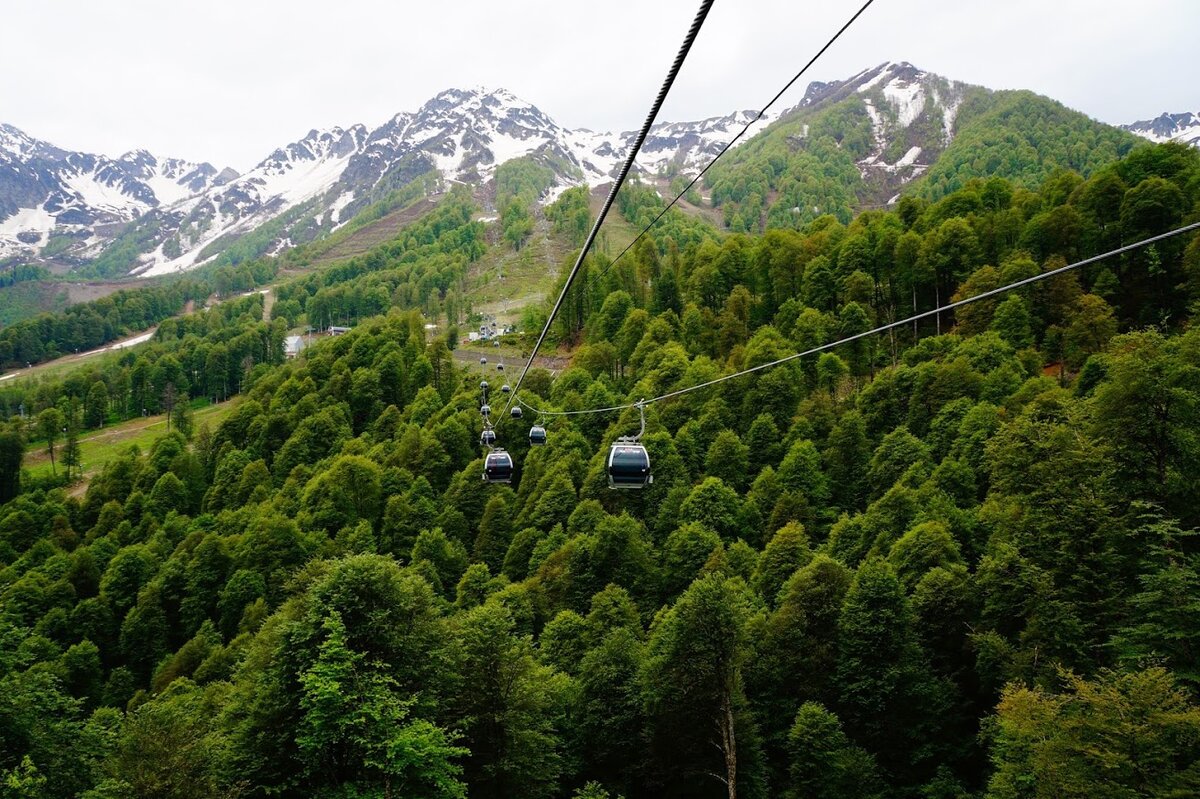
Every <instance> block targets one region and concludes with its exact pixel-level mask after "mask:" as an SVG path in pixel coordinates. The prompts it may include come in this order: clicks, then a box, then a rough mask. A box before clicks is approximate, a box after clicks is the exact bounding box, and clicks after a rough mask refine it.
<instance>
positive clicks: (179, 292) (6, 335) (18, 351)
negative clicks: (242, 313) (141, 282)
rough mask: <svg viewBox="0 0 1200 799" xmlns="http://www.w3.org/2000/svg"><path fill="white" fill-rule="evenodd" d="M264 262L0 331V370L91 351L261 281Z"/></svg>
mask: <svg viewBox="0 0 1200 799" xmlns="http://www.w3.org/2000/svg"><path fill="white" fill-rule="evenodd" d="M275 268H276V267H275V265H274V264H272V263H270V262H267V261H256V262H254V263H247V264H242V265H241V266H237V267H231V266H223V267H206V268H204V269H202V270H199V271H198V272H197V273H194V274H191V275H188V276H187V277H180V278H174V279H168V280H165V281H162V282H160V283H159V284H158V285H152V286H142V287H138V288H133V287H131V288H128V289H122V290H121V291H118V292H115V293H114V294H111V295H109V296H107V297H101V298H100V299H98V300H93V301H91V302H84V303H79V304H77V305H72V306H71V307H70V308H67V309H66V310H65V311H62V312H61V313H53V314H50V313H46V314H40V315H38V316H36V317H34V318H32V319H22V320H20V321H17V322H14V323H13V324H11V325H8V326H7V327H4V328H3V329H0V368H4V367H11V366H25V365H27V364H35V363H41V362H43V361H48V360H52V359H54V358H58V357H59V356H62V355H66V354H68V353H72V352H80V351H84V350H90V349H94V348H96V347H99V346H102V345H104V344H108V343H109V342H111V341H115V340H116V339H118V338H120V337H121V336H124V335H127V334H129V333H136V332H140V331H142V330H145V329H146V328H148V327H150V326H152V325H155V324H158V323H159V322H162V321H163V320H164V319H168V318H170V317H172V316H175V315H176V314H178V313H180V312H181V311H183V309H184V307H185V306H186V305H187V303H188V301H194V302H201V303H203V302H204V301H206V300H207V299H208V298H209V297H210V296H212V295H214V294H215V295H217V296H218V297H223V296H226V295H228V294H230V293H231V292H237V291H245V290H247V289H250V288H253V287H255V286H259V285H262V284H264V283H266V282H267V281H268V280H270V279H271V278H272V277H273V276H274V275H275Z"/></svg>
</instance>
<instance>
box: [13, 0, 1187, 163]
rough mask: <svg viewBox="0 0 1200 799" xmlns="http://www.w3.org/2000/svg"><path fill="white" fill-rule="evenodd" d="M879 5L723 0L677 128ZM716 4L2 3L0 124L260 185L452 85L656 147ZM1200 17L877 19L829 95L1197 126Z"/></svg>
mask: <svg viewBox="0 0 1200 799" xmlns="http://www.w3.org/2000/svg"><path fill="white" fill-rule="evenodd" d="M861 2H862V0H853V1H852V2H846V0H821V2H813V1H812V0H717V1H716V3H715V5H714V6H713V10H712V12H711V13H710V14H709V17H708V21H707V22H706V23H705V26H704V28H703V30H702V31H701V33H700V37H699V39H698V40H697V42H696V46H695V47H694V48H693V50H692V54H691V56H690V57H689V59H688V61H687V63H686V64H685V66H684V69H683V72H682V73H681V75H680V78H679V80H678V82H677V83H676V86H675V89H674V91H673V92H672V94H671V97H670V98H669V100H668V103H667V105H666V107H665V108H664V110H663V113H662V115H661V116H660V120H681V119H698V118H702V117H707V116H715V115H719V114H725V113H728V112H729V111H731V110H733V109H735V108H755V109H757V108H758V107H760V106H761V105H762V104H763V103H765V102H766V101H767V100H768V99H770V97H771V96H773V95H774V93H775V92H776V91H777V90H778V88H779V87H780V86H782V85H783V84H784V83H785V82H786V80H787V79H788V78H790V77H791V76H792V75H793V74H794V73H795V72H796V71H797V70H798V69H799V68H800V66H802V65H803V64H804V62H806V61H807V60H808V59H809V58H810V57H811V56H812V54H813V53H815V52H816V50H817V49H818V48H819V47H820V46H821V45H822V44H823V43H824V42H825V41H826V40H827V39H828V38H829V36H831V35H832V33H833V32H834V31H835V30H837V28H838V27H840V26H841V25H842V23H843V22H844V21H845V20H846V19H847V18H849V16H850V15H851V14H852V13H853V12H854V10H855V9H857V8H858V6H859V5H860V4H861ZM697 5H698V0H606V1H605V2H580V1H579V0H573V1H572V0H441V1H440V2H436V1H435V2H429V1H428V0H427V1H425V2H418V3H414V2H407V1H406V2H374V3H372V2H362V1H361V0H334V1H329V0H326V2H313V1H312V0H288V1H287V2H282V1H279V0H272V1H271V2H268V1H267V0H190V1H184V0H106V1H98V0H5V1H4V2H3V4H0V24H2V25H3V30H4V36H3V44H2V45H0V122H8V123H10V124H13V125H16V126H17V127H19V128H21V129H23V130H25V132H26V133H28V134H30V135H32V136H35V137H37V138H41V139H45V140H48V141H50V142H53V143H55V144H57V145H59V146H62V147H67V148H70V149H78V150H85V151H89V152H100V153H105V154H108V155H119V154H120V153H122V152H125V151H127V150H130V149H134V148H138V147H144V148H146V149H149V150H151V151H152V152H155V153H156V154H160V155H175V156H180V157H184V158H190V159H195V160H208V161H211V162H213V163H214V164H216V165H218V166H227V165H228V166H233V167H234V168H236V169H238V170H242V171H244V170H246V169H248V168H250V167H251V166H253V165H254V164H255V163H257V162H258V161H259V160H260V159H261V158H263V157H264V156H266V155H267V154H268V153H269V152H270V151H271V150H273V149H274V148H276V147H278V146H281V145H284V144H286V143H288V142H291V141H294V140H296V139H298V138H300V137H302V136H303V135H304V134H305V133H307V132H308V131H309V130H310V129H312V128H314V127H329V126H333V125H342V126H348V125H351V124H354V123H356V122H362V123H364V124H366V125H368V126H374V125H378V124H379V123H381V122H383V121H384V120H385V119H387V118H388V117H390V116H391V115H393V114H395V113H397V112H399V111H406V110H415V109H416V108H418V107H419V106H420V105H421V104H422V103H423V102H424V101H425V100H427V99H428V98H429V97H431V96H433V95H434V94H436V93H437V92H438V91H440V90H442V89H444V88H448V87H451V86H478V85H483V86H487V87H491V88H494V87H504V88H507V89H509V90H510V91H512V92H514V93H515V94H517V95H519V96H521V97H522V98H524V99H525V100H528V101H529V102H531V103H533V104H534V105H536V106H538V107H539V108H541V109H542V110H543V111H544V112H546V113H547V114H549V115H550V116H551V117H553V118H554V119H556V120H557V121H558V122H559V123H560V124H562V125H565V126H566V127H569V128H574V127H588V128H592V129H594V130H630V129H635V128H637V127H638V126H639V125H640V124H641V122H642V120H643V118H644V116H645V113H646V109H647V108H648V107H649V105H650V103H651V101H652V100H653V98H654V95H655V94H656V92H657V90H658V87H659V85H660V84H661V82H662V78H663V75H664V74H665V73H666V70H667V67H668V66H669V65H670V62H671V60H672V59H673V58H674V55H675V52H676V50H677V49H678V47H679V43H680V42H681V41H682V38H683V34H684V32H685V31H686V29H687V27H688V25H689V23H690V21H691V19H692V16H693V15H694V14H695V9H696V7H697ZM1197 34H1200V0H1138V2H1136V3H1129V2H1115V0H876V1H875V4H874V5H873V6H872V7H871V8H870V9H868V10H867V12H866V13H865V14H864V15H863V16H862V17H861V18H860V19H859V21H858V22H857V23H855V25H854V26H853V27H851V28H850V30H849V31H847V33H846V34H845V35H844V36H843V37H842V38H841V40H840V41H839V42H838V43H837V44H835V45H834V46H833V47H832V48H831V49H830V50H829V51H828V52H827V53H826V54H825V56H824V57H823V58H822V59H821V60H819V61H818V62H817V63H816V64H815V65H814V66H813V68H812V69H811V70H810V71H809V73H808V74H807V75H806V76H805V78H804V79H802V80H801V81H800V83H799V85H798V87H797V88H796V89H793V91H792V93H791V95H790V96H789V97H787V98H785V100H784V101H782V102H781V106H780V107H786V106H787V105H791V104H794V103H795V102H796V101H797V100H798V99H799V97H801V96H802V95H803V91H804V86H806V85H807V83H808V81H810V80H824V81H829V80H838V79H842V78H846V77H849V76H850V75H853V74H854V73H856V72H858V71H860V70H862V69H864V68H866V67H869V66H874V65H876V64H879V63H881V62H883V61H888V60H893V61H910V62H912V63H913V64H916V65H917V66H918V67H921V68H922V69H927V70H930V71H933V72H937V73H939V74H941V75H944V76H946V77H949V78H954V79H957V80H963V81H968V82H971V83H978V84H982V85H984V86H988V87H991V88H996V89H1001V88H1003V89H1008V88H1025V89H1032V90H1034V91H1037V92H1039V93H1042V94H1046V95H1049V96H1050V97H1053V98H1055V99H1057V100H1060V101H1062V102H1064V103H1066V104H1067V105H1068V106H1071V107H1073V108H1076V109H1079V110H1080V111H1083V112H1085V113H1087V114H1089V115H1091V116H1093V117H1095V118H1097V119H1100V120H1103V121H1105V122H1111V123H1122V122H1131V121H1134V120H1137V119H1145V118H1149V117H1153V116H1157V115H1158V114H1159V113H1161V112H1163V111H1200V83H1198V82H1197V80H1196V75H1197V72H1198V71H1200V58H1198V57H1197V56H1198V48H1197V44H1196V43H1197Z"/></svg>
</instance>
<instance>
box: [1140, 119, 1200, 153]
mask: <svg viewBox="0 0 1200 799" xmlns="http://www.w3.org/2000/svg"><path fill="white" fill-rule="evenodd" d="M1121 127H1122V128H1123V129H1125V130H1127V131H1129V132H1131V133H1136V134H1137V135H1138V136H1141V137H1143V138H1146V139H1149V140H1150V141H1152V142H1158V143H1160V144H1161V143H1163V142H1169V141H1175V142H1179V143H1181V144H1188V145H1191V146H1192V147H1200V111H1195V112H1193V111H1185V112H1184V113H1182V114H1166V113H1165V114H1160V115H1159V116H1157V117H1155V118H1154V119H1145V120H1142V121H1140V122H1134V123H1133V124H1131V125H1121Z"/></svg>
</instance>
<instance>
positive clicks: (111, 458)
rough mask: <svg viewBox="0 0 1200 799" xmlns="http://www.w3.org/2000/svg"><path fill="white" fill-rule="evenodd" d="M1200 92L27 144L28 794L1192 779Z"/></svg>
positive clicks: (966, 97) (854, 92)
mask: <svg viewBox="0 0 1200 799" xmlns="http://www.w3.org/2000/svg"><path fill="white" fill-rule="evenodd" d="M711 4H712V3H711V0H710V1H709V2H707V3H704V4H701V5H702V7H701V13H700V15H698V16H697V21H696V23H695V24H694V27H693V30H692V31H691V32H690V34H689V35H690V36H695V34H696V31H698V30H699V29H700V25H701V23H702V22H703V21H704V14H705V13H706V12H707V7H708V6H709V5H711ZM867 5H868V6H869V5H870V3H869V2H868V3H867ZM864 8H865V7H864ZM0 13H3V12H0ZM839 13H840V12H839ZM860 13H862V11H860ZM710 24H711V23H710ZM843 30H845V28H844V29H843ZM678 33H679V31H674V30H672V31H668V32H665V33H664V39H663V42H664V44H663V49H664V53H665V50H666V48H667V47H668V46H673V44H674V42H675V41H676V40H677V36H678ZM839 35H840V34H839ZM836 40H837V36H834V39H833V40H832V41H836ZM688 46H690V40H685V46H684V48H683V49H682V50H681V52H680V58H679V60H678V61H677V62H676V65H675V68H676V69H677V68H678V67H679V65H680V63H681V62H682V61H683V58H684V56H685V55H687V52H688V49H687V48H688ZM660 55H663V54H660ZM692 57H693V58H695V56H694V55H693V56H692ZM795 57H796V59H798V63H796V64H795V65H794V66H793V67H792V69H793V70H795V69H798V68H799V67H800V66H801V65H802V64H803V59H801V58H800V54H797V55H796V56H795ZM804 57H805V58H807V54H804ZM483 68H484V67H483V66H482V65H480V69H483ZM806 69H807V67H806ZM801 74H804V73H803V71H802V72H801ZM673 77H674V75H673V73H672V74H671V75H669V76H668V80H667V82H666V83H665V84H664V89H663V95H665V94H666V91H667V89H669V88H670V85H671V81H672V80H673ZM801 85H802V86H803V85H804V84H801ZM1181 91H1182V90H1181ZM756 92H757V93H759V94H761V93H763V90H762V89H761V88H759V89H757V90H756ZM747 93H749V92H747ZM646 99H647V100H648V99H650V98H649V97H647V98H646ZM759 99H761V98H758V97H750V98H747V102H749V101H751V100H753V101H758V100H759ZM1180 99H1181V101H1186V100H1187V98H1186V97H1181V98H1180ZM1193 99H1194V98H1193ZM661 102H662V96H661V95H660V98H659V104H661ZM772 102H774V101H772ZM1178 110H1179V109H1171V111H1172V113H1168V114H1163V116H1162V117H1160V118H1158V119H1155V120H1151V121H1148V122H1137V123H1131V124H1130V125H1127V126H1123V128H1121V127H1114V126H1110V125H1107V124H1104V123H1102V122H1099V121H1097V120H1095V119H1093V118H1091V117H1089V116H1087V115H1086V114H1085V113H1081V112H1079V111H1075V110H1072V109H1070V108H1068V107H1066V106H1064V105H1062V104H1061V103H1059V102H1056V101H1054V100H1052V99H1049V98H1047V97H1044V96H1042V95H1040V94H1036V93H1034V92H1033V91H1001V90H996V91H993V90H990V89H987V88H984V87H981V86H975V85H970V84H967V83H962V82H959V81H955V80H951V79H948V78H944V77H941V76H939V75H936V74H933V73H931V72H928V71H924V70H921V69H918V68H917V67H915V66H913V65H911V64H908V63H906V62H887V63H884V64H882V65H879V66H876V67H872V68H869V69H866V70H863V71H861V72H859V73H858V74H856V75H854V76H852V77H850V78H848V79H846V80H840V81H834V82H824V83H823V82H812V83H810V84H808V85H807V89H806V90H804V94H803V98H802V99H798V100H793V101H792V102H791V103H790V105H789V107H787V108H783V107H780V108H773V107H770V106H768V108H767V109H764V113H759V112H758V111H757V109H756V110H752V111H737V112H734V113H732V114H729V115H728V116H719V117H711V118H708V119H704V120H701V121H699V122H663V121H661V120H656V119H655V114H656V113H657V111H658V106H657V105H656V106H655V107H654V109H653V110H652V111H651V114H650V117H649V119H647V122H646V125H645V127H644V128H643V129H642V131H641V133H640V134H637V132H636V131H634V132H624V133H619V134H612V133H594V132H592V131H590V130H585V129H576V130H570V129H567V128H565V127H563V126H561V125H559V124H558V123H557V122H555V121H554V120H553V119H551V118H550V117H549V116H548V115H546V114H544V113H543V112H541V111H540V110H538V109H537V108H536V107H534V106H533V105H531V104H529V103H527V102H525V101H524V100H520V99H519V98H517V97H516V96H515V95H513V94H511V93H509V92H507V91H504V90H494V91H493V90H483V89H478V90H457V89H452V90H447V91H444V92H442V93H440V94H438V95H436V96H435V97H434V98H433V99H431V100H429V101H428V102H427V103H426V104H425V105H423V106H422V107H421V108H420V109H419V110H418V111H416V112H403V113H401V114H399V115H397V116H395V117H393V118H392V119H390V120H389V121H388V122H386V123H384V124H383V125H381V126H376V127H368V126H365V125H355V126H351V127H346V128H333V129H322V130H314V131H313V132H312V133H310V134H309V135H308V136H307V137H305V138H304V139H302V140H300V141H298V142H295V143H293V144H290V145H287V146H286V147H282V148H279V149H277V150H275V151H274V153H273V154H272V155H271V156H269V157H268V158H267V159H265V160H264V161H263V162H262V163H260V164H259V165H258V166H256V167H255V168H254V169H252V170H250V171H249V172H247V173H245V174H239V173H238V172H236V171H235V170H233V169H225V168H222V167H217V166H212V165H211V164H209V163H207V162H204V163H200V162H192V161H186V160H183V159H167V158H162V157H158V156H154V155H151V154H150V153H149V152H147V151H144V150H139V151H136V152H133V153H129V154H126V155H125V156H121V157H120V158H108V157H106V156H98V155H89V154H86V153H81V152H73V151H67V150H64V149H61V148H58V147H56V146H54V145H51V144H48V143H46V142H44V141H41V140H38V139H34V138H33V137H32V136H30V135H27V134H25V133H22V131H20V130H18V129H17V128H15V127H12V126H10V125H0V321H2V322H3V326H2V327H0V369H3V370H4V372H3V373H0V799H71V798H74V797H79V798H80V799H268V798H269V797H272V798H277V799H301V798H302V797H304V798H307V797H314V798H315V799H463V798H465V797H472V799H475V798H479V799H505V798H510V797H511V798H515V797H522V798H527V799H559V798H560V797H561V798H562V799H618V797H622V798H623V799H650V797H664V798H665V799H683V798H684V797H702V798H708V797H711V799H719V798H721V797H725V798H727V799H738V797H741V799H768V797H780V798H781V799H890V798H891V797H898V798H900V799H1068V798H1070V799H1083V798H1084V797H1110V798H1112V799H1141V798H1142V797H1145V798H1146V799H1151V798H1153V799H1168V798H1172V799H1181V798H1182V797H1189V796H1198V795H1200V329H1198V328H1195V327H1194V326H1193V325H1192V321H1193V316H1196V315H1200V138H1197V137H1196V130H1197V129H1198V128H1200V123H1198V122H1197V121H1196V120H1197V117H1196V115H1195V114H1191V113H1174V112H1177V111H1178ZM211 124H213V125H214V126H215V125H219V124H221V120H220V119H213V120H211ZM752 125H756V126H755V127H751V126H752ZM739 131H742V132H747V131H749V132H747V133H746V136H745V138H742V137H741V133H739ZM735 137H737V138H735ZM731 140H732V141H734V142H735V145H729V144H728V143H729V142H730V141H731ZM639 153H640V155H639ZM635 164H636V165H635ZM709 166H711V170H710V169H709V168H708V167H709ZM626 171H627V172H628V173H629V176H628V177H627V178H626V179H624V180H622V178H623V177H625V172H626Z"/></svg>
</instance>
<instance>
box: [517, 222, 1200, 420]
mask: <svg viewBox="0 0 1200 799" xmlns="http://www.w3.org/2000/svg"><path fill="white" fill-rule="evenodd" d="M1198 229H1200V222H1193V223H1192V224H1190V225H1184V226H1183V227H1179V228H1176V229H1174V230H1169V231H1167V232H1166V233H1160V234H1159V235H1157V236H1151V237H1150V238H1147V239H1142V240H1141V241H1136V242H1134V243H1133V244H1126V245H1124V246H1123V247H1118V248H1117V249H1115V250H1109V251H1108V252H1104V253H1100V254H1099V255H1093V256H1092V257H1090V258H1085V259H1084V260H1082V261H1076V262H1075V263H1073V264H1067V265H1066V266H1060V267H1059V268H1057V269H1052V270H1050V271H1049V272H1042V273H1041V274H1038V275H1034V276H1032V277H1027V278H1024V279H1022V280H1017V281H1014V282H1012V283H1009V284H1007V285H1004V286H1000V287H999V288H994V289H989V290H988V291H985V292H983V293H981V294H976V295H974V296H972V297H967V298H965V299H961V300H956V301H954V302H950V303H946V304H945V305H940V306H938V307H937V308H933V309H931V310H928V311H922V312H921V313H918V314H913V315H912V316H909V317H908V318H906V319H900V320H897V321H895V322H888V323H887V324H884V325H880V326H879V327H874V328H871V329H870V330H866V331H863V332H862V333H855V334H854V335H852V336H846V337H845V338H840V339H838V340H837V341H834V342H831V343H829V344H822V345H820V346H818V347H813V348H811V349H807V350H804V351H803V352H797V353H793V354H792V355H786V356H784V357H782V358H778V359H776V360H774V361H768V362H767V363H762V364H759V365H758V366H752V367H750V368H749V369H743V370H741V371H740V372H733V373H732V374H727V375H723V376H721V377H717V378H713V379H712V380H706V381H704V382H703V383H697V384H696V385H694V386H688V387H686V388H680V389H676V390H675V391H668V392H667V393H666V394H662V395H660V396H657V397H653V398H651V399H643V400H638V401H637V402H627V403H625V404H623V405H613V406H611V407H608V408H587V409H583V410H577V411H546V410H542V409H540V408H535V407H533V406H532V405H528V404H526V403H524V402H522V403H521V404H522V405H524V406H525V407H526V408H528V409H529V410H530V411H532V412H533V413H537V414H541V415H543V416H582V415H586V414H593V413H614V412H616V411H623V410H627V409H629V408H636V407H638V406H639V405H650V404H652V403H655V402H661V401H663V400H666V399H671V398H672V397H678V396H680V395H682V394H688V393H691V392H693V391H699V390H700V389H702V388H708V387H709V386H714V385H716V384H717V383H724V382H725V381H727V380H733V379H734V378H736V377H742V376H743V375H748V374H751V373H753V372H761V371H763V370H766V369H770V368H772V367H774V366H779V365H780V364H784V363H787V362H789V361H794V360H796V359H797V358H804V357H806V356H809V355H815V354H817V353H819V352H825V351H826V350H831V349H833V348H834V347H839V346H841V345H842V344H849V343H850V342H852V341H857V340H859V339H861V338H866V337H867V336H873V335H875V334H877V333H883V332H886V331H888V330H893V329H895V328H898V327H903V326H905V325H909V324H912V323H913V322H916V321H919V320H921V319H926V318H928V317H930V316H933V315H935V314H939V313H942V312H943V311H949V310H952V309H954V308H959V307H962V306H963V305H968V304H970V303H972V302H979V301H980V300H986V299H989V298H991V297H996V296H999V295H1001V294H1006V293H1008V292H1010V291H1013V290H1014V289H1019V288H1021V287H1022V286H1028V285H1030V284H1032V283H1037V282H1039V281H1042V280H1048V279H1049V278H1052V277H1057V276H1058V275H1061V274H1063V273H1065V272H1069V271H1072V270H1074V269H1079V268H1080V267H1083V266H1088V265H1090V264H1094V263H1096V262H1097V261H1103V260H1106V259H1108V258H1112V257H1114V256H1117V255H1123V254H1125V253H1127V252H1130V251H1132V250H1136V249H1140V248H1142V247H1147V246H1149V245H1151V244H1154V243H1156V242H1159V241H1164V240H1166V239H1170V238H1174V237H1175V236H1180V235H1182V234H1184V233H1188V232H1190V231H1193V230H1198Z"/></svg>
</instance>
